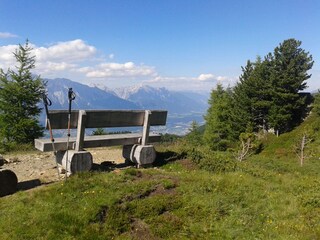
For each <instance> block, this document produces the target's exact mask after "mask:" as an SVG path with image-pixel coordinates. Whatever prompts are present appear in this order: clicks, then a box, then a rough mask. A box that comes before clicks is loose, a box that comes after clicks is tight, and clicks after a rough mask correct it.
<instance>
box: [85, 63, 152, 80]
mask: <svg viewBox="0 0 320 240" xmlns="http://www.w3.org/2000/svg"><path fill="white" fill-rule="evenodd" d="M80 71H86V72H87V73H86V76H87V77H89V78H119V77H130V78H133V77H135V78H139V77H154V76H156V74H157V73H156V71H155V69H154V67H150V66H145V65H136V64H134V63H133V62H126V63H108V62H105V63H101V64H100V65H98V66H96V67H94V68H91V69H90V68H85V69H83V68H82V69H80Z"/></svg>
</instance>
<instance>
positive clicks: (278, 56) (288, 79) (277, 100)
mask: <svg viewBox="0 0 320 240" xmlns="http://www.w3.org/2000/svg"><path fill="white" fill-rule="evenodd" d="M300 46H301V41H297V40H295V39H288V40H285V41H283V43H281V44H280V45H279V46H278V47H276V48H275V49H274V52H273V62H272V63H273V64H272V65H273V67H272V74H271V76H270V78H271V82H272V87H273V89H272V101H273V104H272V106H271V109H270V114H269V118H270V124H271V126H272V127H273V128H274V129H275V130H276V131H277V132H280V133H282V132H286V131H289V130H291V129H292V128H293V127H295V126H297V125H298V124H299V123H301V121H302V120H303V118H304V117H305V113H306V109H307V101H306V97H305V96H303V95H302V94H299V92H300V91H302V90H304V89H305V88H306V80H308V79H309V78H310V77H311V75H310V74H308V70H310V69H311V68H312V66H313V60H312V56H311V55H310V54H309V52H306V51H305V50H303V49H302V48H301V47H300Z"/></svg>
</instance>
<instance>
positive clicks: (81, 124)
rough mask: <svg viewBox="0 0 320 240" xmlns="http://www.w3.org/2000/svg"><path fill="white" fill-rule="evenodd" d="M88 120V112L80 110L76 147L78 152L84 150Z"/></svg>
mask: <svg viewBox="0 0 320 240" xmlns="http://www.w3.org/2000/svg"><path fill="white" fill-rule="evenodd" d="M86 118H87V114H86V111H84V110H80V111H79V117H78V128H77V140H76V147H75V150H76V151H82V150H83V142H84V134H85V127H86Z"/></svg>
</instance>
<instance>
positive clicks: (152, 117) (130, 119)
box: [46, 110, 167, 151]
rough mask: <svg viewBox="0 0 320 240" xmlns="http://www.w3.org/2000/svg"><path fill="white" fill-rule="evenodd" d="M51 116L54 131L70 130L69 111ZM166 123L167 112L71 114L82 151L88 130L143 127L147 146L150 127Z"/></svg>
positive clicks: (101, 111) (78, 145)
mask: <svg viewBox="0 0 320 240" xmlns="http://www.w3.org/2000/svg"><path fill="white" fill-rule="evenodd" d="M49 116H50V125H51V128H52V129H67V128H68V111H66V110H53V111H50V112H49ZM166 121H167V111H158V110H153V111H149V110H86V111H85V110H78V111H72V113H71V117H70V128H76V129H77V139H76V146H75V150H77V151H81V150H82V149H83V146H84V135H85V129H86V128H105V127H139V126H143V132H142V138H141V144H142V145H146V144H147V143H148V138H149V129H150V126H162V125H166ZM46 122H47V121H46ZM47 127H48V126H47Z"/></svg>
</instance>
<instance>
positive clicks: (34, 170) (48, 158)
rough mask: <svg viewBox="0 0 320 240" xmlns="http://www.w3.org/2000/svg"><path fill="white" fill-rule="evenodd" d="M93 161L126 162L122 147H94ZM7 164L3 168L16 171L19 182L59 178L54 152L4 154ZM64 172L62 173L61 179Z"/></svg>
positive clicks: (49, 180)
mask: <svg viewBox="0 0 320 240" xmlns="http://www.w3.org/2000/svg"><path fill="white" fill-rule="evenodd" d="M90 152H91V154H92V156H93V163H94V165H95V166H96V167H97V166H107V165H108V164H109V165H112V163H114V164H121V163H124V158H123V157H122V150H121V149H120V148H114V147H109V148H107V147H106V148H93V149H90ZM3 157H4V159H5V162H6V163H5V164H4V166H2V168H3V169H10V170H12V171H14V172H15V174H16V175H17V177H18V181H19V182H28V181H29V182H31V181H38V182H39V183H40V182H41V183H50V182H55V181H58V180H59V177H58V173H57V168H56V163H55V159H54V155H53V153H52V152H49V153H43V152H39V151H34V152H30V153H16V154H4V155H3ZM63 178H64V174H60V180H62V179H63Z"/></svg>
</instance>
